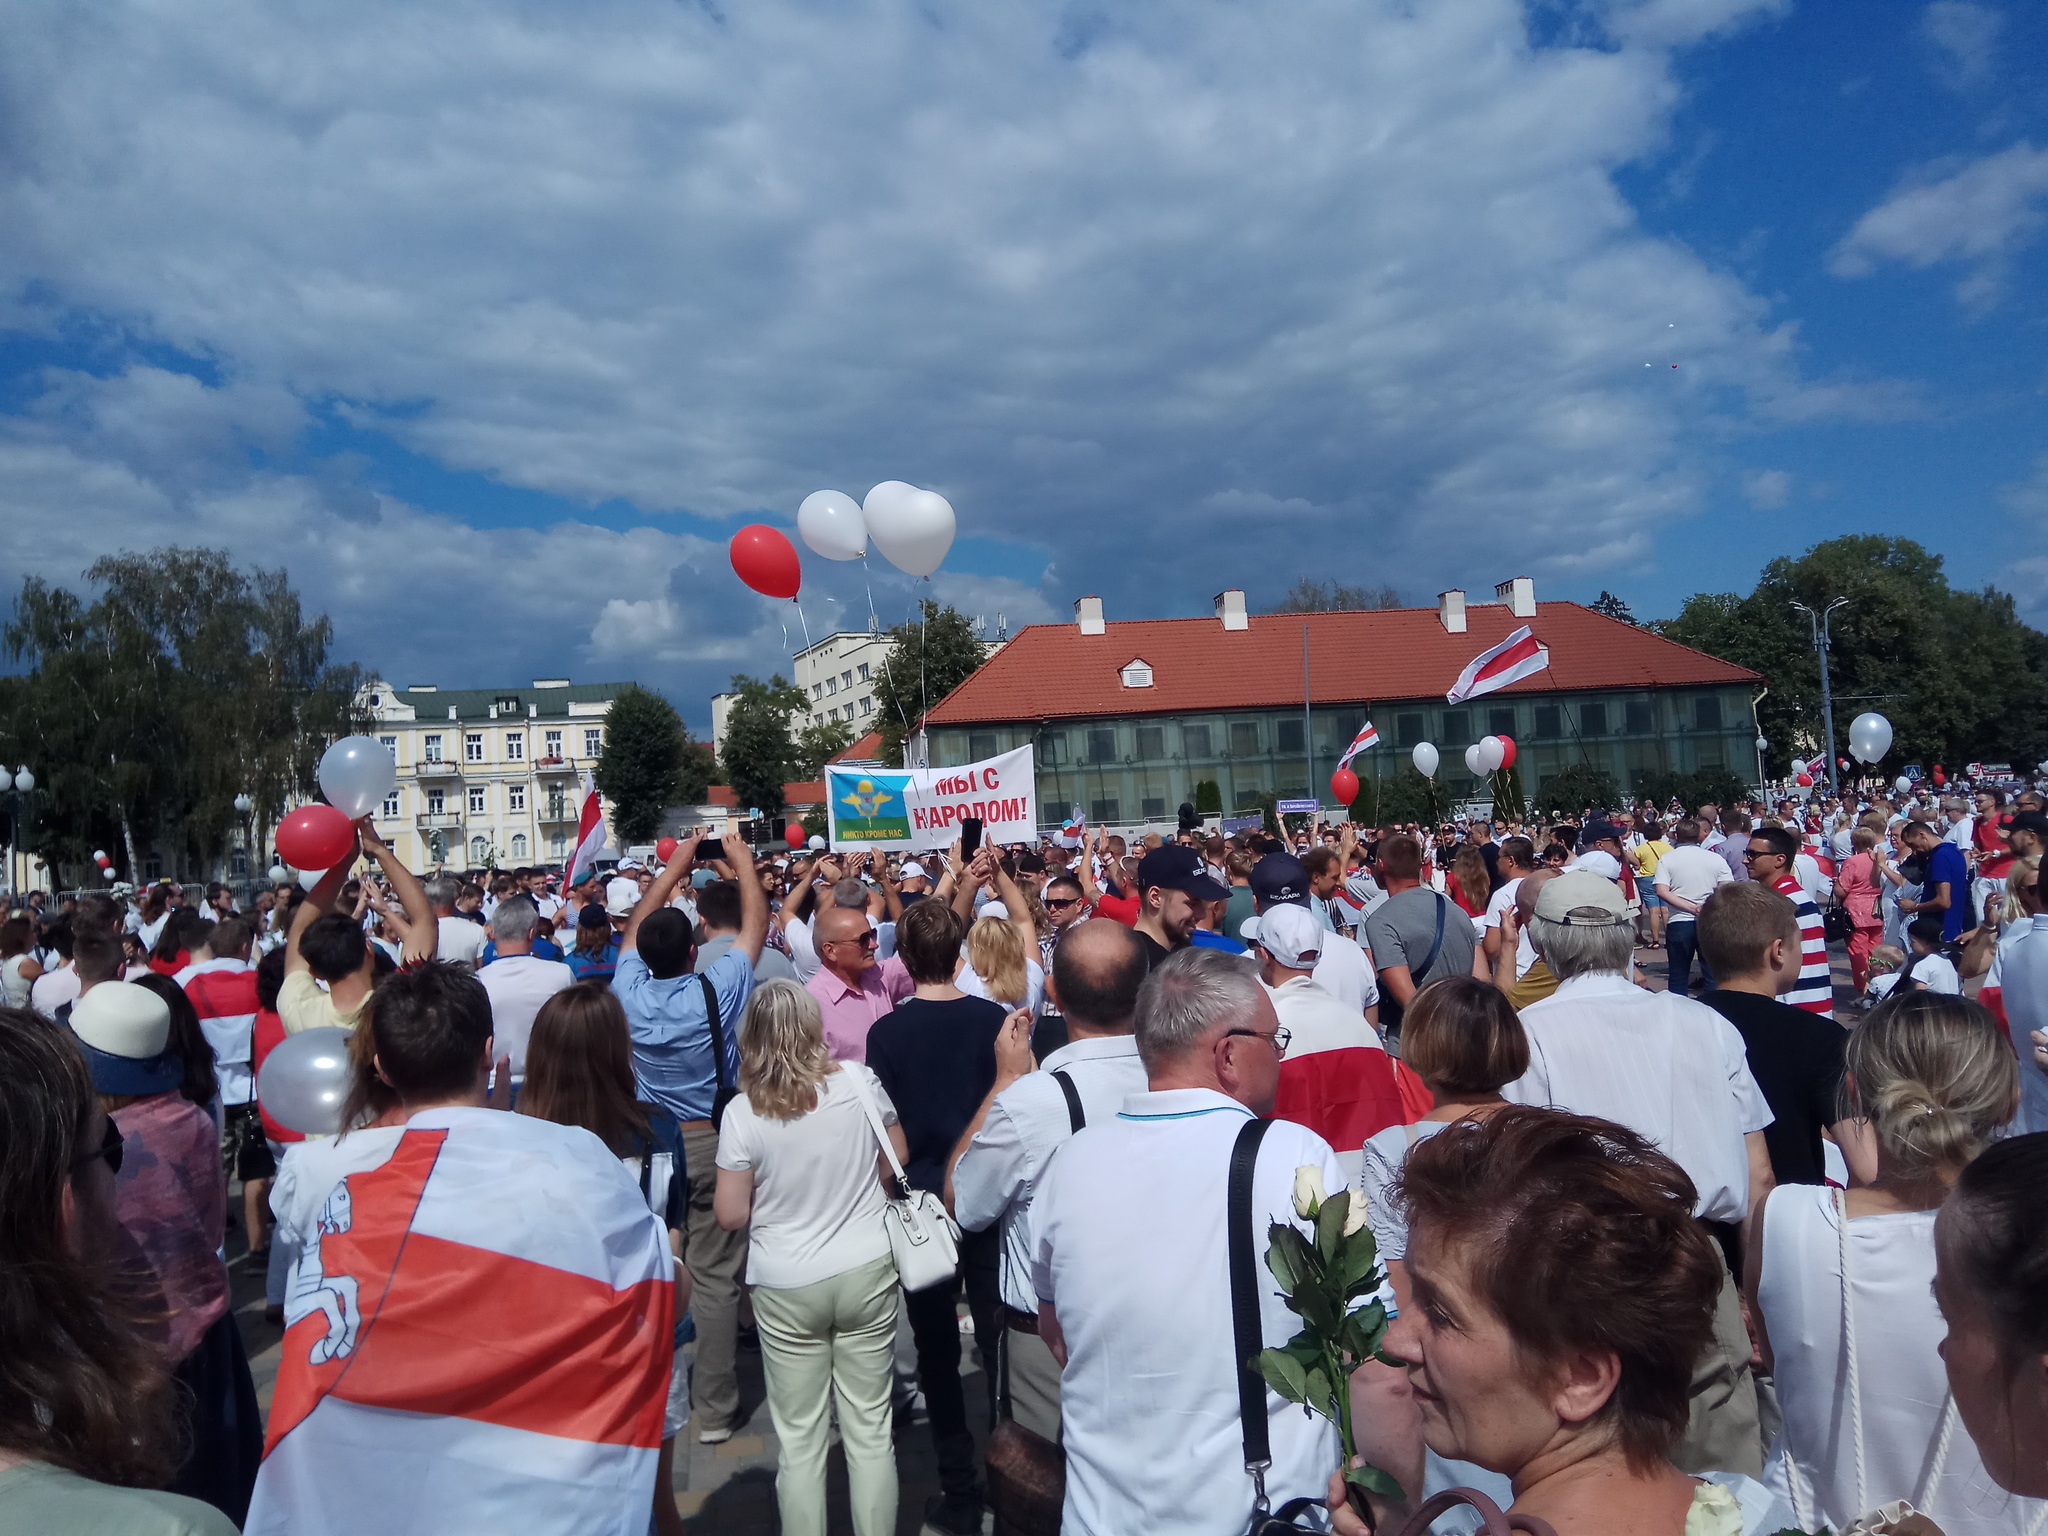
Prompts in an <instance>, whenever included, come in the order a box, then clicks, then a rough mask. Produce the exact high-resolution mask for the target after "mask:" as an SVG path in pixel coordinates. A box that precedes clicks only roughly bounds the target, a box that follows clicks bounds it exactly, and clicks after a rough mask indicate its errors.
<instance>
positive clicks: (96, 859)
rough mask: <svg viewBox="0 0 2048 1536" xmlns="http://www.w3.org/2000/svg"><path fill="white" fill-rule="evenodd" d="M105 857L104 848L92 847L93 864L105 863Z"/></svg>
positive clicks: (105, 851)
mask: <svg viewBox="0 0 2048 1536" xmlns="http://www.w3.org/2000/svg"><path fill="white" fill-rule="evenodd" d="M106 858H107V850H106V849H104V848H95V849H93V851H92V861H93V863H95V864H103V863H105V862H106Z"/></svg>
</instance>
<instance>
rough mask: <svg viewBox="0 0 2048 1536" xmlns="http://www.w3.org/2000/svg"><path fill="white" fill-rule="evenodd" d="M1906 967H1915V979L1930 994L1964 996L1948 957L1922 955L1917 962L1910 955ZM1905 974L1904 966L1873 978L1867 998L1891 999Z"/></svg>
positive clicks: (1867, 990) (1960, 982) (1866, 989)
mask: <svg viewBox="0 0 2048 1536" xmlns="http://www.w3.org/2000/svg"><path fill="white" fill-rule="evenodd" d="M1906 965H1910V966H1912V967H1913V979H1914V980H1915V981H1918V982H1923V983H1925V985H1926V990H1928V991H1929V992H1940V993H1942V994H1944V995H1945V996H1948V997H1961V996H1962V995H1963V982H1962V978H1961V977H1960V976H1958V975H1956V968H1955V967H1954V966H1953V965H1951V964H1950V963H1949V959H1948V956H1946V955H1939V954H1936V955H1922V956H1921V957H1920V958H1919V960H1918V961H1915V960H1914V959H1913V958H1912V957H1911V956H1910V955H1909V956H1908V957H1907V959H1906ZM1905 974H1906V966H1904V965H1902V966H1900V967H1899V968H1898V969H1897V970H1896V971H1886V972H1885V973H1884V974H1883V975H1881V976H1873V977H1871V978H1870V985H1869V986H1868V987H1866V988H1864V992H1865V994H1866V995H1867V996H1869V997H1872V998H1877V999H1882V998H1887V997H1890V996H1891V995H1892V992H1893V990H1894V989H1895V988H1896V987H1897V986H1898V984H1899V981H1900V979H1901V978H1902V977H1904V976H1905ZM1987 984H1988V983H1987Z"/></svg>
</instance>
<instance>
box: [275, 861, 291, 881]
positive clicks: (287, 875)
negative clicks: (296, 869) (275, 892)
mask: <svg viewBox="0 0 2048 1536" xmlns="http://www.w3.org/2000/svg"><path fill="white" fill-rule="evenodd" d="M291 877H292V872H291V871H290V870H288V869H286V868H285V867H284V866H283V865H282V864H273V865H271V866H270V883H271V884H272V885H283V884H284V883H285V881H287V880H289V879H291Z"/></svg>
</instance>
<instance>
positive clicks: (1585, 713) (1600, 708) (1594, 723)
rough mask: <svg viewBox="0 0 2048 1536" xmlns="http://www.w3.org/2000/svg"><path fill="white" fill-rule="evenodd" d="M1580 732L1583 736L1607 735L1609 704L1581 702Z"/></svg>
mask: <svg viewBox="0 0 2048 1536" xmlns="http://www.w3.org/2000/svg"><path fill="white" fill-rule="evenodd" d="M1579 734H1580V735H1581V736H1605V735H1606V734H1607V706H1606V705H1605V704H1581V705H1580V706H1579Z"/></svg>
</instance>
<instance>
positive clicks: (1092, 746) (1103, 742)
mask: <svg viewBox="0 0 2048 1536" xmlns="http://www.w3.org/2000/svg"><path fill="white" fill-rule="evenodd" d="M1088 761H1089V762H1091V763H1113V762H1115V761H1116V731H1115V730H1114V729H1110V730H1092V729H1091V730H1090V731H1089V732H1088Z"/></svg>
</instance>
